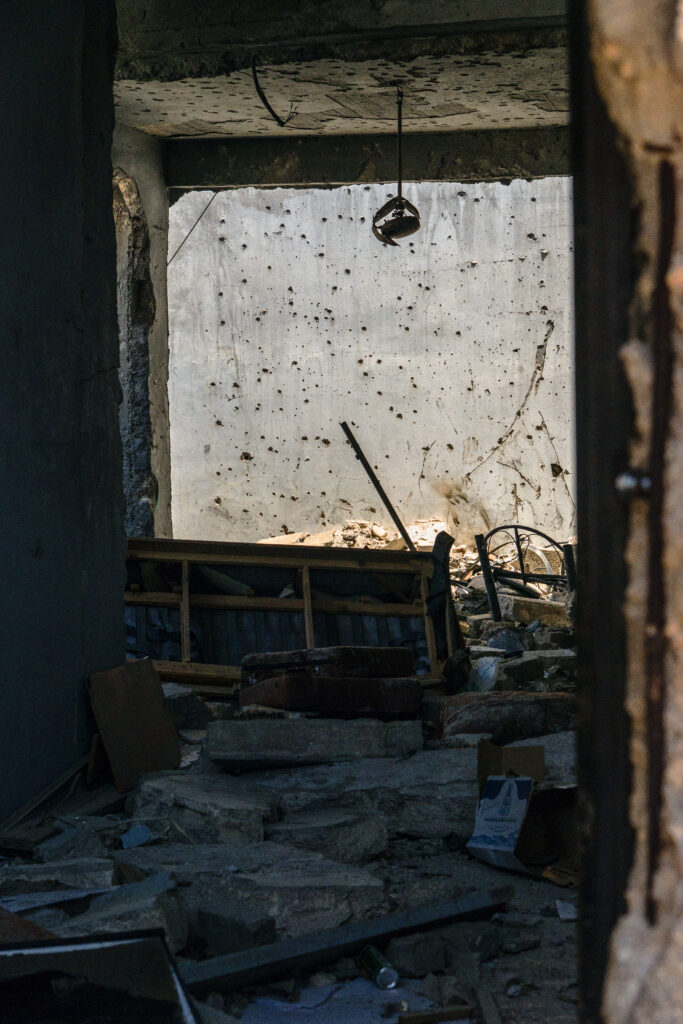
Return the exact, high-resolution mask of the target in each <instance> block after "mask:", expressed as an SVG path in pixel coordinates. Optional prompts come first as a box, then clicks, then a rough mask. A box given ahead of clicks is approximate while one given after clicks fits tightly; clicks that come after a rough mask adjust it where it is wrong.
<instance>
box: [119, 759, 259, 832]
mask: <svg viewBox="0 0 683 1024" xmlns="http://www.w3.org/2000/svg"><path fill="white" fill-rule="evenodd" d="M128 806H129V809H130V813H131V816H132V817H133V818H139V819H143V820H145V821H147V822H152V823H153V824H154V825H155V828H156V830H157V831H158V829H159V828H160V827H161V826H162V825H163V824H164V823H166V824H171V825H175V826H177V827H176V828H173V829H172V830H171V833H170V835H171V836H172V838H173V841H174V842H190V843H191V842H202V843H219V842H220V843H238V842H245V843H246V842H258V841H260V840H261V839H263V822H264V820H266V819H267V818H270V817H271V816H272V811H271V804H270V802H269V800H268V799H267V797H264V796H259V795H258V794H257V793H256V794H253V795H252V796H249V797H242V796H239V795H237V794H235V793H234V792H233V791H232V790H231V787H230V780H229V779H228V778H226V777H225V776H223V775H221V774H217V775H201V774H188V773H187V772H159V773H157V774H154V775H148V776H146V777H145V778H144V779H143V780H142V781H141V782H140V783H139V785H138V788H137V790H136V792H135V793H134V794H133V796H132V797H131V799H130V801H129V804H128Z"/></svg>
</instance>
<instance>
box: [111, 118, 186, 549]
mask: <svg viewBox="0 0 683 1024" xmlns="http://www.w3.org/2000/svg"><path fill="white" fill-rule="evenodd" d="M112 163H113V165H114V168H118V169H120V170H121V171H123V173H124V174H126V175H127V176H128V177H129V178H131V179H132V181H133V182H134V183H135V186H136V188H137V192H138V195H139V200H140V203H141V206H142V210H141V213H142V216H143V217H144V220H145V222H146V230H147V233H148V235H149V261H148V267H149V278H150V283H151V287H152V292H153V296H154V298H153V302H154V310H153V317H154V318H153V321H152V323H151V326H148V329H147V330H146V332H145V339H144V340H145V344H146V347H147V357H148V364H149V374H148V379H147V394H146V396H145V398H146V403H147V404H146V408H145V410H144V415H145V416H149V420H150V422H151V449H150V453H149V454H150V462H151V471H152V474H153V478H154V486H153V487H152V488H150V493H149V499H150V502H151V511H152V515H153V519H154V535H155V536H157V537H170V536H172V527H171V450H170V430H169V420H168V303H167V298H166V262H167V259H168V197H167V192H166V185H165V182H164V174H163V165H162V152H161V145H160V143H159V142H157V140H156V139H153V138H150V136H148V135H144V134H143V133H142V132H138V131H135V130H134V129H132V128H125V127H123V126H122V125H117V126H116V129H115V131H114V144H113V147H112ZM124 390H125V387H124ZM140 412H141V410H137V411H136V415H137V414H139V413H140Z"/></svg>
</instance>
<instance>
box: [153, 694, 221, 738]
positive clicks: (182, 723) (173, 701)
mask: <svg viewBox="0 0 683 1024" xmlns="http://www.w3.org/2000/svg"><path fill="white" fill-rule="evenodd" d="M161 688H162V690H163V692H164V707H165V708H166V710H167V711H168V713H169V715H170V716H171V719H172V721H173V724H174V725H175V727H176V729H204V728H205V727H206V724H207V722H210V721H211V718H212V715H211V711H210V709H209V708H208V707H207V705H206V703H205V702H204V701H203V700H202V699H201V697H198V696H197V694H196V693H195V692H194V690H193V689H192V687H191V686H181V684H180V683H162V685H161Z"/></svg>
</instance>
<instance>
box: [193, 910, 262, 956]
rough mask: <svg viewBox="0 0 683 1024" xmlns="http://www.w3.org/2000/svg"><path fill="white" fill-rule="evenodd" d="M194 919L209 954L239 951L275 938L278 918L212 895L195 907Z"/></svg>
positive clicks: (219, 954)
mask: <svg viewBox="0 0 683 1024" xmlns="http://www.w3.org/2000/svg"><path fill="white" fill-rule="evenodd" d="M193 923H194V924H195V927H196V930H197V932H198V933H199V935H200V936H201V938H202V939H204V941H205V942H206V951H207V954H208V956H222V955H223V954H224V953H238V952H239V951H240V950H242V949H253V948H254V947H255V946H265V945H267V944H268V943H269V942H275V939H276V937H277V933H276V928H275V920H274V919H273V918H272V917H269V916H268V915H267V914H261V913H258V912H257V911H253V910H250V909H249V907H245V906H244V904H242V903H238V902H237V900H230V899H220V898H213V899H212V900H211V901H210V902H209V901H206V902H205V903H199V904H198V905H197V906H195V907H194V914H193Z"/></svg>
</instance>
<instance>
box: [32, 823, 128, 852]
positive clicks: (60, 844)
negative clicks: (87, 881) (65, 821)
mask: <svg viewBox="0 0 683 1024" xmlns="http://www.w3.org/2000/svg"><path fill="white" fill-rule="evenodd" d="M100 820H101V819H99V818H96V819H93V821H94V822H100ZM107 825H108V829H109V832H110V836H109V841H107V837H106V836H105V835H104V834H100V830H99V829H97V828H96V827H95V826H94V825H93V824H91V823H90V822H89V821H79V822H77V823H76V824H75V825H73V826H69V827H66V828H62V830H61V831H60V832H58V833H57V834H56V835H54V836H51V837H50V838H49V839H45V840H44V841H43V842H42V843H40V844H39V845H38V846H37V847H36V848H35V850H34V851H33V857H34V860H38V861H43V862H45V861H50V860H70V859H72V858H74V859H75V858H77V857H90V858H92V857H95V858H102V857H106V856H107V853H108V851H109V848H110V846H113V845H114V841H115V832H116V830H115V828H114V827H113V826H112V824H111V822H107Z"/></svg>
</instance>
